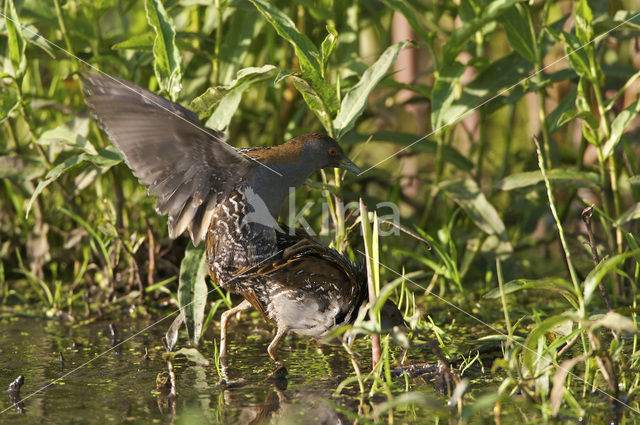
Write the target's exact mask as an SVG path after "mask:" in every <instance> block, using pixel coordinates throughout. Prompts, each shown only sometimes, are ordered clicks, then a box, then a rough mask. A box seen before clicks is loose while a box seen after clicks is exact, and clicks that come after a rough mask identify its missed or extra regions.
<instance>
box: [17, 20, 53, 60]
mask: <svg viewBox="0 0 640 425" xmlns="http://www.w3.org/2000/svg"><path fill="white" fill-rule="evenodd" d="M20 27H21V28H22V33H23V34H24V35H26V39H25V40H26V41H27V43H29V44H32V45H34V46H36V47H38V48H40V49H42V51H44V52H45V53H46V54H47V55H48V56H49V57H50V58H51V59H56V52H54V50H53V48H52V47H51V44H49V42H48V41H47V40H46V39H45V38H44V37H42V36H41V35H40V31H38V28H36V27H35V26H33V25H31V24H21V25H20Z"/></svg>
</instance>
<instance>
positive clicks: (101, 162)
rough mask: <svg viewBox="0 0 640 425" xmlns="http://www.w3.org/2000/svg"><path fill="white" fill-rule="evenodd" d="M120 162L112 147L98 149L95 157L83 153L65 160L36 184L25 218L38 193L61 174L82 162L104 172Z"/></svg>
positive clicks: (119, 155) (120, 158) (116, 152)
mask: <svg viewBox="0 0 640 425" xmlns="http://www.w3.org/2000/svg"><path fill="white" fill-rule="evenodd" d="M120 161H122V155H121V154H120V153H119V152H118V151H116V150H115V148H113V147H109V148H105V149H100V150H99V151H98V154H97V155H89V154H86V153H83V154H80V155H74V156H72V157H69V158H67V159H66V160H64V161H63V162H62V163H60V164H58V165H56V166H55V167H53V168H52V169H51V170H49V172H48V173H47V175H46V176H45V179H44V180H42V181H40V182H39V183H38V186H36V190H34V191H33V194H32V195H31V199H29V203H28V204H27V210H26V213H25V214H26V216H27V217H28V216H29V211H30V210H31V207H32V206H33V202H34V201H35V200H36V198H37V197H38V196H39V195H40V193H42V191H43V190H44V189H45V188H46V187H47V186H49V185H50V184H51V183H53V182H54V181H56V180H57V179H58V178H59V177H60V176H61V175H62V174H64V173H66V172H68V171H71V170H73V169H76V168H78V167H79V166H81V165H82V164H83V163H84V162H91V163H93V164H95V165H97V166H98V167H100V168H101V169H102V171H103V172H104V171H105V170H107V169H109V168H110V167H112V166H114V165H116V164H117V163H119V162H120Z"/></svg>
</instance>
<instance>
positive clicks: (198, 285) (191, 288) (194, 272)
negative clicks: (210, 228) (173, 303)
mask: <svg viewBox="0 0 640 425" xmlns="http://www.w3.org/2000/svg"><path fill="white" fill-rule="evenodd" d="M205 260H206V251H205V249H204V242H202V243H200V244H199V245H198V246H197V247H194V246H193V245H191V244H189V245H188V246H187V249H186V250H185V253H184V258H183V260H182V263H180V285H179V286H178V306H179V307H180V311H181V313H182V314H183V315H184V318H185V322H186V324H187V331H188V332H189V341H190V342H191V345H194V346H195V345H198V341H200V334H201V332H202V324H203V322H204V308H205V306H206V305H207V282H206V281H205V278H206V277H207V262H206V261H205Z"/></svg>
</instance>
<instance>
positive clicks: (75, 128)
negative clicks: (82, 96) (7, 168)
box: [38, 117, 98, 155]
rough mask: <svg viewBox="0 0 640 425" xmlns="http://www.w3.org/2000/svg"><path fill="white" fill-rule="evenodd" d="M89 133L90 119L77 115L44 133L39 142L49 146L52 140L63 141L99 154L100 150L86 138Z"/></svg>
mask: <svg viewBox="0 0 640 425" xmlns="http://www.w3.org/2000/svg"><path fill="white" fill-rule="evenodd" d="M88 133H89V119H88V118H79V117H76V118H73V119H72V120H71V121H69V122H67V123H65V124H62V125H60V126H58V127H56V128H54V129H52V130H47V131H45V132H44V133H42V135H41V136H40V138H39V139H38V144H40V145H44V146H48V145H50V144H51V143H52V142H61V143H64V144H65V145H67V146H69V147H72V148H79V149H82V150H83V151H84V152H85V153H87V154H89V155H97V154H98V151H97V150H96V148H95V147H94V146H93V144H91V142H90V141H89V140H87V138H86V137H87V134H88Z"/></svg>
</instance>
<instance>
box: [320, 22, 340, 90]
mask: <svg viewBox="0 0 640 425" xmlns="http://www.w3.org/2000/svg"><path fill="white" fill-rule="evenodd" d="M327 32H328V33H329V34H327V36H326V37H325V38H324V40H323V41H322V45H321V46H320V50H321V51H322V64H321V65H322V67H321V70H322V78H325V73H326V72H327V64H328V63H329V58H330V57H331V54H332V53H333V51H334V49H335V48H336V44H337V43H338V32H337V31H336V29H335V28H334V27H332V26H331V25H327Z"/></svg>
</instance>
